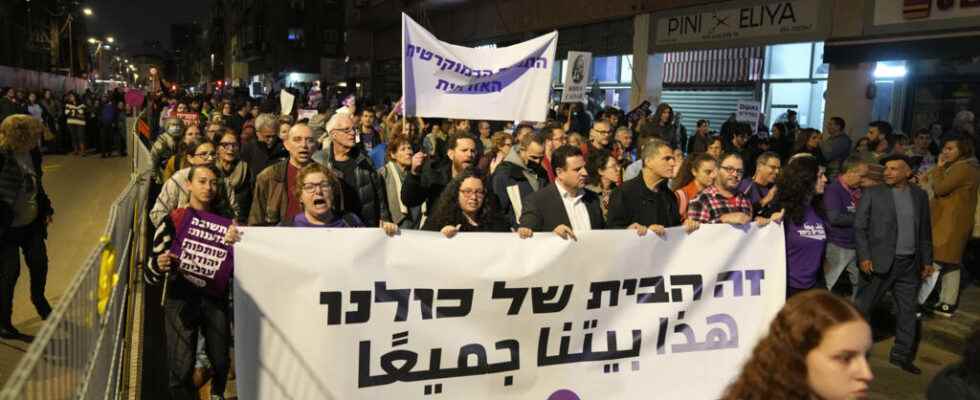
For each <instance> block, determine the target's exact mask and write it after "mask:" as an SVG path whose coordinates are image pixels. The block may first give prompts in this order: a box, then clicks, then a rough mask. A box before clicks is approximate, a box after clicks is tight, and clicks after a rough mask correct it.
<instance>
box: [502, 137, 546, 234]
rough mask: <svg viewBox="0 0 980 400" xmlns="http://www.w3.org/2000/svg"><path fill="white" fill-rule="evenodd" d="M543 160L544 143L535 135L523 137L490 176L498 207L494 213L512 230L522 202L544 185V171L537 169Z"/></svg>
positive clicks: (516, 222)
mask: <svg viewBox="0 0 980 400" xmlns="http://www.w3.org/2000/svg"><path fill="white" fill-rule="evenodd" d="M543 159H544V140H543V139H542V138H541V137H540V136H538V135H533V134H532V135H527V136H525V137H524V139H523V140H521V142H520V144H519V148H518V149H516V151H514V150H512V151H511V152H510V154H507V156H506V158H504V161H503V162H502V163H500V165H499V166H498V167H497V169H496V170H495V171H494V173H493V175H492V176H491V177H490V180H491V183H492V187H493V194H495V195H496V196H497V201H499V204H500V208H499V209H498V210H499V211H500V213H501V214H505V215H506V216H507V222H509V223H510V224H511V226H513V227H517V225H518V223H519V221H518V219H519V218H520V216H521V209H522V207H523V205H524V201H523V199H525V198H527V197H528V196H530V195H531V193H534V192H537V191H538V190H540V189H541V188H543V187H545V186H546V185H547V184H548V171H545V170H544V167H542V166H541V160H543Z"/></svg>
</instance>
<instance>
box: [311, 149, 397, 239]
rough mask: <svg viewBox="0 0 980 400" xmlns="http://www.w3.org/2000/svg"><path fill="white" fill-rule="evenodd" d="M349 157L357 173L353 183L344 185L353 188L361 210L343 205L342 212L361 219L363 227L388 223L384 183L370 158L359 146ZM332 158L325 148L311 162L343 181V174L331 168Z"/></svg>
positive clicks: (352, 150) (388, 215)
mask: <svg viewBox="0 0 980 400" xmlns="http://www.w3.org/2000/svg"><path fill="white" fill-rule="evenodd" d="M349 156H350V157H351V158H353V159H354V163H355V164H356V165H357V173H356V174H355V182H346V183H347V184H348V185H351V186H353V187H354V190H356V191H357V196H358V199H360V201H361V209H360V210H352V209H349V208H347V206H346V205H345V206H344V208H343V209H344V211H347V212H352V213H354V214H356V215H357V216H358V217H360V218H361V221H364V226H369V227H376V226H379V225H380V223H381V221H389V222H390V221H391V215H390V214H389V213H388V196H387V195H386V194H385V183H384V181H383V180H382V179H381V175H378V172H377V171H375V169H374V165H373V164H371V158H370V157H368V155H367V153H366V152H365V151H364V148H363V147H361V146H355V147H354V148H353V149H351V152H350V154H349ZM333 157H334V156H333V149H332V148H331V147H330V146H327V147H324V148H323V150H321V151H318V152H316V153H315V154H313V161H315V162H317V163H319V164H320V165H323V166H326V167H327V168H330V169H331V170H333V171H334V172H336V173H337V176H338V177H340V178H341V179H343V176H344V175H343V173H342V172H340V171H337V170H336V169H335V168H334V167H333V163H334V158H333Z"/></svg>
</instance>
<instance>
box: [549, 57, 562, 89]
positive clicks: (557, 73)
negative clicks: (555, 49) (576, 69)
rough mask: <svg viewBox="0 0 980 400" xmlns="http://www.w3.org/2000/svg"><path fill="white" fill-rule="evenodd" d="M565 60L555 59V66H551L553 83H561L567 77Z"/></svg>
mask: <svg viewBox="0 0 980 400" xmlns="http://www.w3.org/2000/svg"><path fill="white" fill-rule="evenodd" d="M564 66H565V60H555V66H554V68H551V84H552V85H560V84H561V83H562V81H564V79H565V75H564V74H563V73H562V71H564V68H563V67H564Z"/></svg>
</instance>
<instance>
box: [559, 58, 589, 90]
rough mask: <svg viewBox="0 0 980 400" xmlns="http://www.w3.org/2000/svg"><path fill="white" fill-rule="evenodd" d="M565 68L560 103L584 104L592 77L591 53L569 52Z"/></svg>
mask: <svg viewBox="0 0 980 400" xmlns="http://www.w3.org/2000/svg"><path fill="white" fill-rule="evenodd" d="M566 65H567V66H566V67H565V81H564V82H565V83H564V85H563V86H562V92H561V102H562V103H584V102H585V99H586V97H587V94H588V91H589V90H590V88H589V77H590V76H592V75H590V73H591V72H592V71H591V69H592V53H587V52H583V51H569V52H568V62H567V63H566Z"/></svg>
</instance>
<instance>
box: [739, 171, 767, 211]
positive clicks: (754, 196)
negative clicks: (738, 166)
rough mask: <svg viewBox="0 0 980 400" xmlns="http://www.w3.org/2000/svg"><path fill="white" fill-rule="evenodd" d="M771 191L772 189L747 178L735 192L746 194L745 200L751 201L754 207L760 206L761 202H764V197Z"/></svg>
mask: <svg viewBox="0 0 980 400" xmlns="http://www.w3.org/2000/svg"><path fill="white" fill-rule="evenodd" d="M769 189H770V188H767V187H765V186H761V185H759V184H758V183H755V181H754V180H752V178H745V179H742V181H741V182H739V183H738V187H737V188H736V189H735V190H737V191H738V192H739V193H741V194H744V195H745V198H747V199H749V201H751V202H752V204H753V205H758V204H759V202H761V201H762V198H763V197H766V196H768V195H769Z"/></svg>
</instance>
